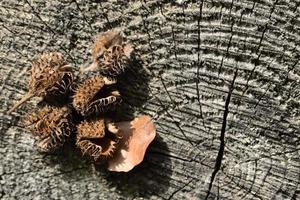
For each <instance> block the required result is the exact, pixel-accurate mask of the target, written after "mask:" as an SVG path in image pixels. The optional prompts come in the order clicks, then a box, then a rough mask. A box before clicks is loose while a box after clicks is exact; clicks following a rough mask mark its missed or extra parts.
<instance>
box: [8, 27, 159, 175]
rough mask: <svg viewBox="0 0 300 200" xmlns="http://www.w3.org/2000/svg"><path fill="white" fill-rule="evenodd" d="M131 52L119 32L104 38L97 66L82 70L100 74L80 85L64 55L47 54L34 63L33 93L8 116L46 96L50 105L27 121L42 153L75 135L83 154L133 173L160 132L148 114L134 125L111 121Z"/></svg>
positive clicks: (97, 45) (97, 48)
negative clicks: (36, 98) (23, 105)
mask: <svg viewBox="0 0 300 200" xmlns="http://www.w3.org/2000/svg"><path fill="white" fill-rule="evenodd" d="M132 51H133V49H132V48H131V46H130V45H129V44H126V43H125V42H124V40H123V37H122V33H121V32H120V31H118V30H112V31H108V32H105V33H103V34H100V35H99V36H98V37H97V38H96V40H95V42H94V44H93V46H92V57H93V61H92V64H91V65H90V66H88V67H85V68H81V69H80V71H81V73H84V72H85V73H88V72H89V71H96V72H97V73H96V74H97V75H93V76H88V78H86V79H84V80H82V81H79V82H80V83H78V80H80V76H78V77H77V78H75V77H76V76H75V75H74V74H75V73H74V70H73V68H72V67H71V65H70V64H68V63H67V62H66V60H65V58H64V57H63V55H62V54H61V53H58V52H51V53H45V54H42V55H41V56H40V57H39V58H37V59H36V60H35V61H34V62H33V63H32V68H31V73H30V78H29V91H28V93H27V94H26V95H24V97H23V98H22V99H21V100H20V101H19V102H18V103H16V104H15V105H14V106H13V107H12V108H11V109H10V110H9V111H8V113H11V112H13V111H14V110H16V109H17V108H18V107H19V106H21V105H22V104H23V103H25V102H26V101H28V100H29V99H31V98H33V97H42V98H43V99H44V100H45V102H46V104H47V105H46V106H44V107H42V108H40V107H38V108H37V109H36V111H34V112H32V113H31V114H29V115H28V116H27V117H26V118H25V120H24V125H25V126H26V127H29V128H30V129H31V132H32V135H33V136H34V137H35V138H36V145H37V147H38V149H40V150H41V151H43V152H51V151H55V150H57V149H59V148H60V147H62V146H63V144H64V143H65V141H67V140H68V139H69V138H70V137H71V136H72V135H73V136H74V137H75V141H76V142H75V143H76V146H77V148H78V149H80V151H81V152H82V154H83V155H87V156H89V157H91V158H92V159H93V160H94V161H99V160H101V159H108V163H109V166H108V169H109V170H111V171H129V170H131V169H132V168H133V167H134V166H135V165H137V164H139V163H140V162H141V161H142V160H143V157H144V154H145V151H146V149H147V147H148V145H149V144H150V142H151V141H152V140H153V139H154V137H155V134H156V131H155V126H154V124H153V122H152V120H151V118H150V117H149V116H140V117H137V118H135V119H134V120H133V121H130V122H113V119H111V118H109V117H107V116H108V114H109V113H110V111H112V110H115V109H117V108H118V106H119V105H120V104H121V102H122V97H121V94H120V93H119V91H118V89H117V87H116V82H117V76H118V75H122V73H123V72H124V70H125V69H126V67H129V66H128V63H129V62H128V61H129V59H130V55H131V53H132ZM79 75H81V74H79ZM110 116H111V115H110Z"/></svg>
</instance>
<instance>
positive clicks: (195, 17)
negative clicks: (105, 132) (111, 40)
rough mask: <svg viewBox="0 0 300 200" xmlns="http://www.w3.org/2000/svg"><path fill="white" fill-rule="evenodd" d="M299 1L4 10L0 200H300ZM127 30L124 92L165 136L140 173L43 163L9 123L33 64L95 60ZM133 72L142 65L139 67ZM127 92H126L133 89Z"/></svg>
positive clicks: (61, 159)
mask: <svg viewBox="0 0 300 200" xmlns="http://www.w3.org/2000/svg"><path fill="white" fill-rule="evenodd" d="M299 5H300V2H299V1H298V0H290V1H289V0H255V1H251V0H239V1H238V0H202V1H201V0H199V1H184V0H178V1H130V2H127V1H113V0H111V1H83V0H82V1H79V0H73V1H71V0H70V1H69V0H63V1H57V0H53V1H52V0H51V1H43V0H1V1H0V38H1V39H0V41H1V46H0V48H1V50H0V72H1V77H0V80H1V83H0V105H1V107H0V109H1V113H0V117H1V118H0V129H1V131H0V159H1V164H0V199H1V198H2V199H22V200H24V199H246V200H248V199H249V200H250V199H260V200H261V199H276V200H277V199H279V200H281V199H291V200H296V199H300V186H299V181H300V159H299V150H300V145H299V144H300V133H299V132H300V130H299V125H300V111H299V104H300V84H299V82H300V63H299V57H300V46H299V44H300V8H299ZM111 28H122V29H123V31H124V33H125V35H126V38H127V40H128V41H130V42H131V43H132V44H133V45H134V47H135V52H136V55H137V57H138V58H137V61H135V62H134V63H133V64H132V66H136V67H137V69H135V68H133V70H131V72H132V73H131V72H130V73H128V74H127V75H126V76H125V77H124V84H127V85H124V84H123V85H122V86H123V93H124V96H126V104H127V105H128V106H129V108H130V109H131V110H132V111H133V112H134V114H142V113H144V114H149V115H151V116H152V117H153V118H154V119H155V123H156V126H157V133H158V137H157V138H156V140H155V141H154V143H153V144H152V145H151V147H150V148H149V150H148V152H147V154H146V158H145V160H144V162H143V164H141V165H140V166H138V167H137V168H135V169H134V170H133V171H132V172H130V173H127V174H118V173H110V172H108V171H107V170H106V169H105V167H104V166H102V165H100V166H96V165H94V164H93V163H92V162H90V161H89V160H87V159H85V158H82V157H81V156H80V154H79V153H78V152H76V151H73V147H74V146H72V143H70V144H68V145H66V147H64V148H63V149H62V150H61V152H59V153H55V154H42V153H39V152H38V151H37V150H36V149H35V147H34V145H33V144H34V139H33V138H32V137H31V136H30V134H29V131H28V130H27V129H25V128H23V127H22V125H21V122H20V119H21V117H22V116H24V115H25V114H26V113H27V112H29V111H30V110H31V109H33V108H34V107H35V105H36V103H37V102H38V101H39V99H38V98H35V99H33V100H31V101H30V102H29V103H28V104H26V106H23V107H22V108H21V109H19V110H17V112H14V113H13V114H12V115H10V116H9V115H6V114H5V111H6V110H8V108H10V107H11V106H12V105H13V104H14V103H15V101H16V100H17V99H19V98H20V97H21V95H23V94H24V93H25V92H26V91H27V78H26V72H27V71H28V70H29V68H30V62H31V61H32V60H33V58H34V57H36V56H37V55H39V54H41V53H43V52H49V51H59V52H61V53H63V54H64V55H65V56H66V57H67V59H68V60H69V61H70V63H71V64H72V65H73V66H74V67H75V68H79V67H80V66H82V65H84V64H86V63H88V62H90V61H91V54H90V45H91V43H92V41H93V38H94V36H95V35H96V34H97V33H98V32H103V31H107V30H110V29H111ZM136 63H138V64H136ZM128 82H129V83H128Z"/></svg>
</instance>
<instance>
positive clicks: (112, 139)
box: [76, 118, 121, 161]
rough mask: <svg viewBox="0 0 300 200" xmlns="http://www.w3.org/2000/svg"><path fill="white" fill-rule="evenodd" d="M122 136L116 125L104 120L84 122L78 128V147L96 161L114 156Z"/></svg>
mask: <svg viewBox="0 0 300 200" xmlns="http://www.w3.org/2000/svg"><path fill="white" fill-rule="evenodd" d="M120 138H121V136H120V135H119V132H118V129H117V128H116V126H115V125H114V123H112V122H110V121H108V120H104V119H101V118H100V119H94V120H92V121H83V122H81V123H80V124H79V125H78V126H77V136H76V145H77V147H78V148H79V149H80V150H81V152H82V154H83V155H88V156H90V157H92V158H93V159H94V160H95V161H98V160H99V159H101V158H108V157H110V156H112V154H113V152H114V151H115V149H116V145H117V143H118V142H119V140H120Z"/></svg>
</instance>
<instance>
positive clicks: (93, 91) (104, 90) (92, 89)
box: [73, 75, 121, 116]
mask: <svg viewBox="0 0 300 200" xmlns="http://www.w3.org/2000/svg"><path fill="white" fill-rule="evenodd" d="M115 83H116V81H114V80H111V79H108V78H107V77H103V76H100V75H98V76H94V77H92V78H89V79H87V80H85V81H84V82H83V83H82V84H81V85H80V86H79V87H78V88H77V89H76V90H75V94H74V97H73V98H74V99H73V106H74V108H75V109H76V110H77V111H78V112H79V113H80V114H81V115H83V116H88V115H92V114H99V113H104V112H106V111H108V110H112V109H114V108H115V106H116V105H118V104H119V103H120V102H121V96H120V93H119V92H118V90H116V89H115Z"/></svg>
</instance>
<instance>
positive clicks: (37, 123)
mask: <svg viewBox="0 0 300 200" xmlns="http://www.w3.org/2000/svg"><path fill="white" fill-rule="evenodd" d="M24 124H25V126H28V127H30V129H31V131H32V135H33V136H35V137H36V138H37V146H38V148H39V149H40V150H41V151H44V152H49V151H53V150H55V149H57V148H59V147H60V146H62V145H63V144H64V142H65V140H66V139H67V138H68V137H69V136H70V135H71V133H72V129H73V126H74V124H73V122H72V115H71V110H70V109H69V108H67V107H62V108H54V107H49V106H45V107H43V108H42V109H40V110H38V111H37V112H34V113H32V114H31V115H30V116H29V117H28V118H27V119H25V122H24Z"/></svg>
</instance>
